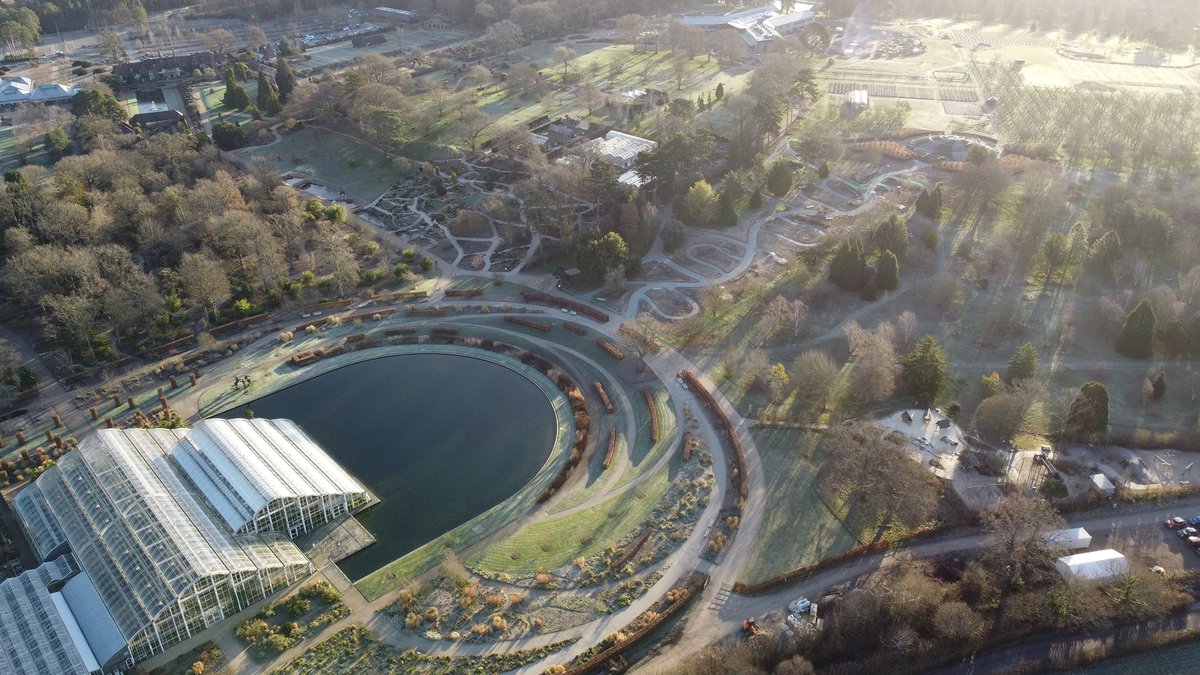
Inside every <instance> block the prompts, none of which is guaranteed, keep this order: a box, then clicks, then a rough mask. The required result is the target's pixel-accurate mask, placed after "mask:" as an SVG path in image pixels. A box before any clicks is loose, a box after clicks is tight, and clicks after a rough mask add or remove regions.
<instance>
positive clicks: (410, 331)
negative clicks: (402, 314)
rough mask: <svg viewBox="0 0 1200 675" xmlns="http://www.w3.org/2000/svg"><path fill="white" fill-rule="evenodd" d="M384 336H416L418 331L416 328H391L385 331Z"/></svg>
mask: <svg viewBox="0 0 1200 675" xmlns="http://www.w3.org/2000/svg"><path fill="white" fill-rule="evenodd" d="M383 334H384V335H386V336H388V337H394V336H396V335H416V334H417V329H416V328H389V329H387V330H385V331H383Z"/></svg>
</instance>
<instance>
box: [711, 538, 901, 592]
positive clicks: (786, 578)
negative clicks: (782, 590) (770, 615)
mask: <svg viewBox="0 0 1200 675" xmlns="http://www.w3.org/2000/svg"><path fill="white" fill-rule="evenodd" d="M891 545H892V543H891V542H890V541H888V540H887V539H881V540H880V541H876V542H871V543H870V544H863V545H862V546H858V547H856V548H852V549H850V550H849V551H844V552H842V553H840V554H838V555H835V556H833V557H832V558H826V559H824V560H822V561H820V562H818V563H815V564H812V565H808V566H807V567H801V568H799V569H795V570H792V571H790V572H784V573H783V574H780V575H779V576H775V577H771V578H770V579H767V580H765V581H760V582H758V583H756V584H744V583H742V582H740V581H738V582H735V583H734V584H733V592H734V593H738V594H740V595H755V594H757V593H765V592H766V591H769V590H772V589H774V588H776V587H778V586H783V585H785V584H790V583H792V582H793V581H798V580H800V579H804V578H807V577H809V576H812V575H813V574H816V573H817V572H820V571H823V570H826V569H828V568H830V567H834V566H836V565H840V564H841V563H844V562H846V561H847V560H850V559H852V558H857V557H859V556H864V555H869V554H871V553H879V552H880V551H886V550H887V549H888V547H889V546H891Z"/></svg>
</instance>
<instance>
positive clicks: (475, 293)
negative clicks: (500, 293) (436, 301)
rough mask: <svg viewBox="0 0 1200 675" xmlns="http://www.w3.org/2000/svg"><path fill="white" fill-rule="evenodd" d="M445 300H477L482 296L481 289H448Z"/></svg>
mask: <svg viewBox="0 0 1200 675" xmlns="http://www.w3.org/2000/svg"><path fill="white" fill-rule="evenodd" d="M445 295H446V297H447V298H477V297H479V296H481V295H483V289H482V288H448V289H446V294H445Z"/></svg>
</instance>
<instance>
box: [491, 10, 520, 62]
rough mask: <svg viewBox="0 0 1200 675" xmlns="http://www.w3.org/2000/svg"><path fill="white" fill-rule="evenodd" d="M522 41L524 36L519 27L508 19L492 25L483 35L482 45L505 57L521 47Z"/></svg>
mask: <svg viewBox="0 0 1200 675" xmlns="http://www.w3.org/2000/svg"><path fill="white" fill-rule="evenodd" d="M523 41H524V34H523V33H522V31H521V27H520V26H518V25H517V24H515V23H513V22H512V21H509V20H508V19H505V20H504V21H498V22H496V23H494V24H492V25H491V26H489V27H488V29H487V32H486V33H484V35H483V42H484V44H487V45H488V46H489V48H491V50H492V51H494V52H499V53H501V54H504V55H505V56H507V55H508V53H509V52H511V51H512V50H514V49H516V48H517V47H519V46H521V43H522V42H523Z"/></svg>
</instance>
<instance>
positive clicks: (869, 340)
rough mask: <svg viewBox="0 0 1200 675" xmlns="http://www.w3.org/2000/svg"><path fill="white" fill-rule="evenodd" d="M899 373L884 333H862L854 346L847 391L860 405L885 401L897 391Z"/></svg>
mask: <svg viewBox="0 0 1200 675" xmlns="http://www.w3.org/2000/svg"><path fill="white" fill-rule="evenodd" d="M899 370H900V368H899V364H898V363H897V359H896V349H895V347H893V346H892V340H891V338H890V337H889V336H888V335H887V334H886V333H885V332H884V331H879V330H876V331H870V332H866V331H864V332H863V333H862V335H861V336H860V337H859V338H858V340H857V341H856V344H855V346H854V369H853V370H852V371H851V373H850V390H851V391H853V392H854V395H855V397H856V398H857V399H858V400H859V401H861V402H863V403H873V402H875V401H883V400H885V399H888V398H890V397H891V396H892V394H893V393H895V391H896V375H897V372H898V371H899Z"/></svg>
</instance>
